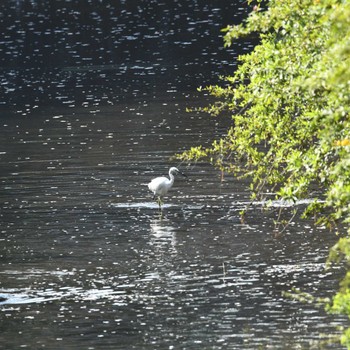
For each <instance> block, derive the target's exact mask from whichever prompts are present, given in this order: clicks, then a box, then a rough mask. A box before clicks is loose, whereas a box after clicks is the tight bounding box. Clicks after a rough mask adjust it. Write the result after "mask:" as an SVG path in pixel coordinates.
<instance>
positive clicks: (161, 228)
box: [150, 219, 177, 254]
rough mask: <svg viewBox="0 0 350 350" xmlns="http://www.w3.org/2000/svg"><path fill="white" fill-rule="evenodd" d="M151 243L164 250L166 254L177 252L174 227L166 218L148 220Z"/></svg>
mask: <svg viewBox="0 0 350 350" xmlns="http://www.w3.org/2000/svg"><path fill="white" fill-rule="evenodd" d="M150 228H151V244H152V245H153V246H154V247H156V248H157V250H158V251H160V252H161V251H163V250H164V251H165V252H166V253H167V254H169V253H173V254H176V253H177V249H176V246H177V239H176V228H175V227H174V226H172V225H171V222H170V221H169V220H167V219H153V220H151V222H150Z"/></svg>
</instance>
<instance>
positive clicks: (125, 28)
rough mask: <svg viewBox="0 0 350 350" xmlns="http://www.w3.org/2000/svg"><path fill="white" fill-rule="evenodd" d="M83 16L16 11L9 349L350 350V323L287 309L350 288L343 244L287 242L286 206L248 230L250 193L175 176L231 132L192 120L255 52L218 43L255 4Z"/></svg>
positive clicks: (70, 11)
mask: <svg viewBox="0 0 350 350" xmlns="http://www.w3.org/2000/svg"><path fill="white" fill-rule="evenodd" d="M82 3H83V2H81V1H68V0H65V1H57V2H54V1H48V0H46V1H35V0H31V1H20V0H19V1H10V0H8V1H5V2H4V4H5V5H2V6H3V8H2V10H3V11H5V13H6V14H7V16H3V17H2V19H1V25H2V27H3V29H2V30H3V32H4V36H3V38H2V39H1V40H2V42H1V44H2V45H3V47H4V48H5V50H3V51H2V53H1V56H0V57H1V59H0V62H1V64H2V70H1V72H0V76H1V81H2V85H1V88H2V89H3V94H2V99H1V102H0V108H1V118H0V127H1V133H0V184H1V196H0V202H1V211H0V225H1V226H0V241H1V250H0V266H1V268H0V300H1V301H0V311H1V323H0V329H1V332H0V348H2V349H7V350H11V349H20V348H28V349H259V348H263V349H267V348H272V349H303V348H305V349H313V348H314V349H316V348H317V349H320V348H325V349H326V348H327V349H330V348H331V349H341V346H340V345H338V344H337V343H330V344H328V339H329V336H332V335H337V334H339V327H340V326H344V325H346V323H345V320H344V318H342V317H338V316H332V315H328V314H327V313H326V312H325V311H324V308H323V307H322V306H317V305H314V304H312V303H303V302H301V301H297V300H293V299H290V298H287V297H285V296H284V292H285V291H287V292H288V291H292V290H293V289H294V288H297V289H301V290H302V291H305V292H310V293H312V294H313V295H315V296H318V297H330V296H331V295H332V294H333V293H334V292H335V291H336V290H337V288H338V283H339V279H340V276H341V271H339V269H337V268H336V267H332V268H330V269H328V270H326V269H325V261H326V259H327V256H328V250H329V248H330V247H331V246H332V245H333V244H334V243H335V242H336V240H337V238H336V237H335V236H334V235H333V234H332V233H330V232H329V231H328V230H326V229H324V228H317V227H314V226H313V224H312V222H309V221H306V220H299V219H298V217H295V218H294V219H293V220H292V221H291V223H290V225H289V226H288V227H287V228H286V229H285V230H284V231H283V232H279V231H278V230H276V228H275V226H274V223H273V219H274V218H276V215H277V211H278V209H279V208H280V207H281V206H285V203H279V202H275V203H274V206H273V207H272V208H270V209H269V210H263V207H264V205H265V203H256V204H255V205H254V206H251V207H250V209H249V210H248V212H247V215H246V218H245V220H244V221H242V220H241V218H240V214H239V213H240V211H241V210H242V209H243V208H245V207H246V206H247V204H248V203H250V199H249V190H248V182H246V181H243V180H238V179H236V178H234V177H232V176H231V175H227V174H225V175H224V177H223V178H222V174H221V173H220V172H219V171H217V170H215V169H213V168H212V167H211V166H210V165H209V164H207V163H194V164H189V165H188V164H185V163H182V164H181V163H179V162H177V161H174V160H171V157H172V156H173V155H174V154H175V153H178V152H181V151H182V150H185V149H187V148H189V147H190V146H192V145H197V144H208V143H209V142H210V141H211V140H212V139H213V138H215V137H216V136H219V135H221V134H222V133H224V132H225V127H226V126H227V121H225V120H219V119H212V118H209V117H207V116H206V115H202V114H197V113H195V112H192V113H187V112H186V108H187V107H191V106H198V105H205V104H206V103H208V97H207V96H205V95H202V94H199V93H197V92H196V87H197V86H199V85H205V84H208V83H211V82H217V81H218V76H219V75H220V74H226V73H227V72H229V71H232V70H233V69H234V67H235V66H236V64H237V62H236V59H237V56H238V54H240V53H242V52H247V51H249V50H251V48H252V43H251V42H248V41H243V42H239V43H237V44H236V45H234V46H233V47H231V48H230V49H229V50H223V49H222V42H221V39H220V35H221V33H220V29H221V28H222V27H224V26H225V25H227V24H229V23H230V20H231V23H232V22H235V21H236V22H238V21H239V19H240V18H242V16H244V15H245V13H247V12H248V11H249V9H248V8H247V6H248V5H247V3H246V2H245V1H237V2H235V3H231V2H229V1H210V2H209V1H174V2H169V1H163V2H160V3H158V2H155V1H130V2H129V1H115V2H109V1H107V2H100V1H86V2H84V4H85V6H82ZM98 48H99V49H98ZM9 57H12V60H10V59H9ZM170 166H178V167H179V168H180V169H181V171H183V172H184V173H186V175H187V176H188V177H187V178H180V177H179V178H177V179H176V180H175V184H174V187H173V189H172V191H171V192H170V193H169V196H168V197H166V198H165V204H164V209H163V215H162V216H161V215H160V214H159V212H158V207H157V204H156V203H155V202H154V201H153V200H152V194H151V193H150V192H149V190H148V188H147V183H148V182H149V181H150V180H151V179H152V178H154V177H156V176H159V175H166V174H167V172H168V169H169V167H170ZM296 207H297V208H300V209H302V207H303V203H300V205H297V206H296ZM286 211H287V212H286V214H285V215H286V216H287V217H289V216H288V215H289V214H290V213H288V209H287V210H286ZM280 231H281V230H280Z"/></svg>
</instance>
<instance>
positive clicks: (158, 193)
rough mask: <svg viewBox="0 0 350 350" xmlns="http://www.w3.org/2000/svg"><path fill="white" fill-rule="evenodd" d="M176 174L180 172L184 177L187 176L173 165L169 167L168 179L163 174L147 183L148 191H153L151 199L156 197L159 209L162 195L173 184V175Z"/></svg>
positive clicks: (160, 208)
mask: <svg viewBox="0 0 350 350" xmlns="http://www.w3.org/2000/svg"><path fill="white" fill-rule="evenodd" d="M178 174H180V175H182V176H184V177H187V176H186V175H185V174H183V173H182V172H181V171H180V170H179V169H177V168H175V167H171V168H170V169H169V178H170V179H168V178H167V177H165V176H160V177H156V178H155V179H153V180H152V181H151V182H150V183H149V184H148V188H149V189H150V191H152V192H153V195H154V196H153V199H155V198H156V197H158V200H157V202H158V205H159V210H162V197H164V196H165V195H166V194H167V193H168V191H169V190H170V188H171V187H172V186H173V184H174V180H175V176H174V175H178Z"/></svg>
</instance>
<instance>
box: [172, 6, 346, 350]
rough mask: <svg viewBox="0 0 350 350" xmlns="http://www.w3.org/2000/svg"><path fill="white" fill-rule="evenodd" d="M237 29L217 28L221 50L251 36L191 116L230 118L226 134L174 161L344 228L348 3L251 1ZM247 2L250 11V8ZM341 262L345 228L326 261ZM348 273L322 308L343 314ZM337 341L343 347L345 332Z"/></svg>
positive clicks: (343, 253)
mask: <svg viewBox="0 0 350 350" xmlns="http://www.w3.org/2000/svg"><path fill="white" fill-rule="evenodd" d="M249 4H250V6H252V12H251V14H250V15H249V16H248V18H247V19H246V21H245V22H244V23H243V24H239V25H233V26H228V27H227V28H225V29H223V32H224V33H225V34H224V43H225V46H230V45H232V43H233V41H234V40H236V39H238V38H242V37H245V36H251V35H254V36H256V35H257V34H258V35H259V38H260V42H259V44H258V45H257V46H255V48H254V50H253V51H252V52H250V53H248V54H245V55H242V56H240V57H239V63H240V65H239V67H238V68H237V70H236V71H235V72H234V73H233V75H232V76H225V77H222V84H221V85H215V86H207V87H205V88H201V89H200V90H204V91H206V92H208V93H209V94H210V95H212V96H214V97H215V101H214V102H213V103H212V104H210V105H209V106H206V107H203V108H201V109H200V110H201V111H204V112H207V113H209V114H211V115H213V116H219V115H225V116H227V115H228V116H229V117H230V118H232V125H231V127H230V128H229V129H228V131H227V133H226V135H225V136H223V137H222V138H220V139H218V140H214V141H213V143H212V145H211V146H210V147H202V146H195V147H192V148H191V149H190V150H188V151H186V152H184V153H182V154H180V155H178V157H179V158H180V159H182V160H186V161H193V160H199V159H203V158H205V159H208V160H209V161H211V162H212V163H213V165H215V166H216V167H218V168H220V169H221V170H222V171H226V172H228V173H233V174H235V175H236V176H242V177H248V178H250V179H251V185H250V188H251V191H252V197H253V199H254V198H258V197H260V196H261V195H262V193H264V192H266V190H267V189H268V190H269V191H270V193H275V194H276V195H275V196H276V199H285V200H292V201H297V200H300V199H303V198H310V197H313V198H315V201H314V202H312V203H310V204H309V205H308V207H307V208H306V210H305V212H304V215H313V216H315V217H316V220H317V223H319V224H325V225H328V226H330V227H333V228H334V227H337V223H339V222H342V223H345V224H346V225H348V224H349V223H350V117H349V115H350V114H349V112H350V103H349V102H350V68H349V67H350V32H349V25H350V2H349V1H346V0H303V1H300V0H285V1H279V0H270V1H269V2H268V6H267V7H266V8H263V5H262V4H263V2H262V1H259V0H258V1H256V2H255V3H254V4H253V3H252V1H250V2H249ZM253 5H254V6H253ZM341 257H343V258H345V261H346V263H350V228H349V230H348V232H347V235H346V236H345V237H342V238H341V239H340V240H339V242H338V243H337V244H336V246H335V247H333V248H332V251H331V254H330V261H334V260H339V259H341ZM349 304H350V273H347V274H346V276H345V277H344V280H343V281H342V283H341V288H340V290H339V291H338V293H337V294H336V295H335V296H334V298H333V300H332V301H331V302H330V304H329V307H328V310H329V311H331V312H337V313H344V314H346V315H348V316H349V317H350V308H349ZM342 343H343V344H344V345H346V346H347V347H348V348H349V349H350V330H347V331H345V332H344V334H343V337H342Z"/></svg>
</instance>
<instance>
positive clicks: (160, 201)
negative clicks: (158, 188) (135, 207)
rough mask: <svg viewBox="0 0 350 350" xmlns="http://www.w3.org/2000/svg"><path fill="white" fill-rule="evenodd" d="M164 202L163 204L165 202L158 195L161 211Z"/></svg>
mask: <svg viewBox="0 0 350 350" xmlns="http://www.w3.org/2000/svg"><path fill="white" fill-rule="evenodd" d="M162 204H163V202H162V200H161V198H160V197H158V205H159V211H162Z"/></svg>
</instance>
